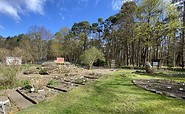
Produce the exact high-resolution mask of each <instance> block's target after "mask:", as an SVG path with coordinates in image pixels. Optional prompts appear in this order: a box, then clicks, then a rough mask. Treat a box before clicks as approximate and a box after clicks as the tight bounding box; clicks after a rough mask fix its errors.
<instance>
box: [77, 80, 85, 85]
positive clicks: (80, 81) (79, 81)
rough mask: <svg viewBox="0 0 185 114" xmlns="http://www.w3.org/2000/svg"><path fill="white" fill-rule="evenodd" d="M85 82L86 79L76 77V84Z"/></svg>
mask: <svg viewBox="0 0 185 114" xmlns="http://www.w3.org/2000/svg"><path fill="white" fill-rule="evenodd" d="M84 82H86V80H85V79H76V80H75V83H76V84H83V83H84Z"/></svg>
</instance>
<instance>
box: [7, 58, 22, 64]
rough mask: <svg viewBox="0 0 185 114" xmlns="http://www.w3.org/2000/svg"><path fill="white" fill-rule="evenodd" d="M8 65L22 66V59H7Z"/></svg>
mask: <svg viewBox="0 0 185 114" xmlns="http://www.w3.org/2000/svg"><path fill="white" fill-rule="evenodd" d="M6 64H7V65H21V64H22V59H21V58H19V57H6Z"/></svg>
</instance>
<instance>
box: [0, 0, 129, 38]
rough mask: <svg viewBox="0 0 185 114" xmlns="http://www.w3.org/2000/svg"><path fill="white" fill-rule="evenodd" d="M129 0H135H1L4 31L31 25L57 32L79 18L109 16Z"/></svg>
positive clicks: (0, 31) (23, 29)
mask: <svg viewBox="0 0 185 114" xmlns="http://www.w3.org/2000/svg"><path fill="white" fill-rule="evenodd" d="M126 1H132V0H0V35H1V36H3V37H8V36H15V35H18V34H22V33H24V34H26V33H27V32H28V30H29V28H30V27H31V26H44V27H45V28H46V29H47V30H49V31H50V32H51V33H52V34H54V33H56V32H57V31H59V30H60V29H61V28H62V27H69V28H71V27H72V25H73V24H74V23H75V22H81V21H86V20H87V21H89V22H90V23H93V22H97V19H98V18H103V19H107V18H108V17H109V16H111V15H114V14H116V13H117V12H118V11H119V9H120V7H121V6H122V4H123V2H126Z"/></svg>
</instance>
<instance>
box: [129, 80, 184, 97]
mask: <svg viewBox="0 0 185 114" xmlns="http://www.w3.org/2000/svg"><path fill="white" fill-rule="evenodd" d="M132 83H133V84H134V85H135V86H138V87H140V88H142V89H145V90H147V91H150V92H152V93H157V94H160V95H165V96H168V97H172V98H177V99H185V96H182V97H178V96H176V95H174V94H172V93H169V92H165V91H157V90H155V89H149V88H147V87H145V86H141V85H138V84H137V83H136V80H132Z"/></svg>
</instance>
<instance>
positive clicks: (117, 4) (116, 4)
mask: <svg viewBox="0 0 185 114" xmlns="http://www.w3.org/2000/svg"><path fill="white" fill-rule="evenodd" d="M128 1H133V0H112V9H113V10H114V11H116V10H120V8H121V6H122V5H123V3H124V2H128Z"/></svg>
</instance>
